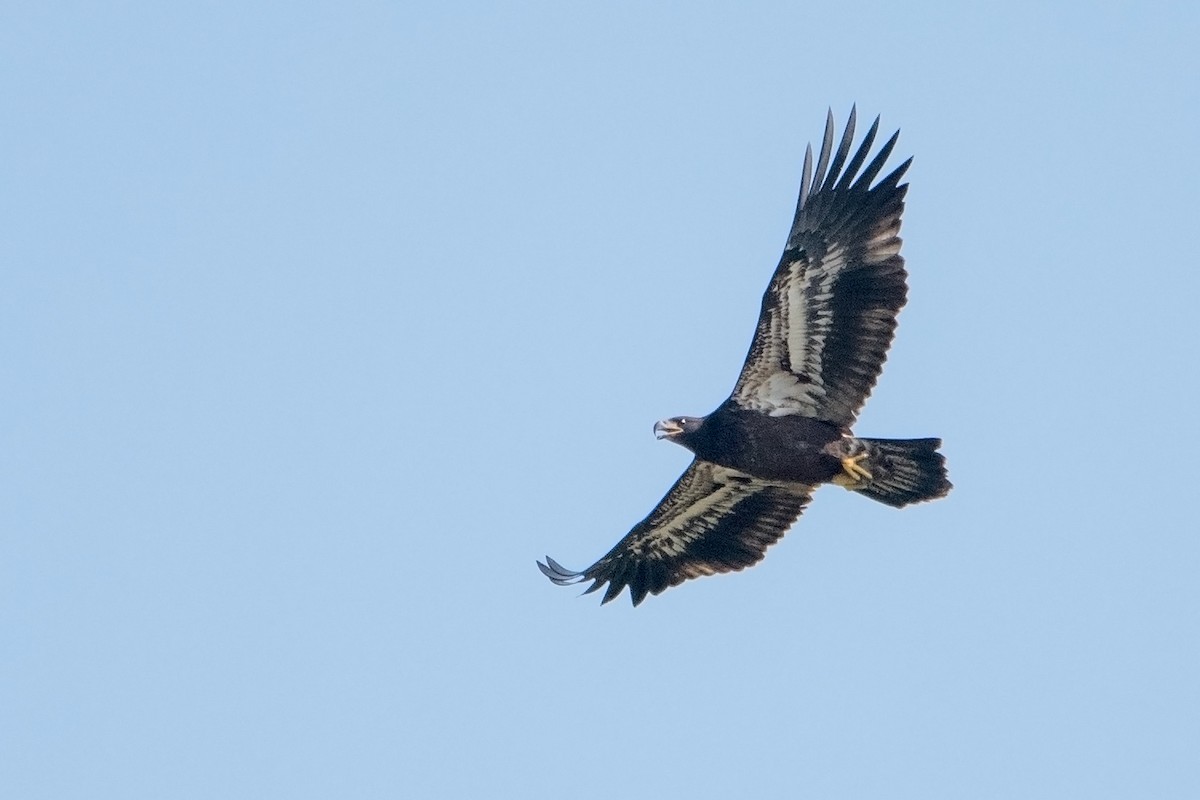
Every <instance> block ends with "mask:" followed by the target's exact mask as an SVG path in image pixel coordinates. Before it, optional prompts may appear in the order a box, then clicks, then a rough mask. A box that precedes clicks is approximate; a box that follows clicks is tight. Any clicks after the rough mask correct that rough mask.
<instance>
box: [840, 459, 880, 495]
mask: <svg viewBox="0 0 1200 800" xmlns="http://www.w3.org/2000/svg"><path fill="white" fill-rule="evenodd" d="M866 458H867V454H866V453H859V454H858V455H856V456H846V457H845V458H843V459H842V472H839V473H838V474H837V475H834V476H833V482H834V483H836V484H837V485H838V486H845V487H846V488H847V489H857V488H858V487H860V486H862V484H863V482H865V481H869V480H871V478H872V475H871V473H870V471H869V470H867V468H866V467H864V466H861V465H860V464H859V463H858V462H860V461H865V460H866Z"/></svg>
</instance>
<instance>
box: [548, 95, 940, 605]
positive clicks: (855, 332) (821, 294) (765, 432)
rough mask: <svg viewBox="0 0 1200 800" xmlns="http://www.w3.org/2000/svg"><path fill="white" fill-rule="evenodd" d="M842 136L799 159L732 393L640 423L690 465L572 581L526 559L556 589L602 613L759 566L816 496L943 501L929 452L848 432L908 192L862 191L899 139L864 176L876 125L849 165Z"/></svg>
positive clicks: (925, 445) (894, 299) (882, 333)
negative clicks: (781, 244) (828, 489)
mask: <svg viewBox="0 0 1200 800" xmlns="http://www.w3.org/2000/svg"><path fill="white" fill-rule="evenodd" d="M854 125H855V111H854V110H851V112H850V118H849V120H848V122H847V123H846V129H845V131H844V133H843V134H842V137H841V141H840V142H839V143H838V145H837V151H836V152H834V124H833V113H832V111H830V113H829V115H828V116H827V118H826V122H825V137H824V141H823V142H822V143H821V153H820V156H819V157H818V158H817V163H816V167H815V168H814V167H813V153H812V146H811V145H810V146H809V147H808V149H807V151H806V152H805V155H804V175H803V178H802V180H801V183H800V199H799V202H798V203H797V205H796V215H795V218H794V220H793V222H792V229H791V232H790V233H789V234H788V238H787V246H786V247H785V248H784V251H783V257H782V258H780V260H779V266H778V267H776V269H775V273H774V275H773V276H772V277H771V282H770V284H769V285H768V286H767V290H766V293H765V294H764V295H763V301H762V310H761V312H760V313H759V318H758V327H757V328H756V329H755V332H754V339H753V341H752V342H751V344H750V353H749V355H748V356H747V357H746V363H745V365H744V366H743V367H742V372H741V375H740V376H739V377H738V380H737V383H736V385H735V386H734V387H733V393H732V394H731V395H730V396H729V398H728V399H726V400H725V401H724V402H723V403H721V405H720V406H718V407H717V409H716V410H715V411H713V412H712V413H711V414H709V415H708V416H706V417H672V418H670V419H666V420H662V421H661V422H658V423H657V424H655V426H654V433H655V435H656V436H657V437H658V438H660V439H666V440H667V441H671V442H674V443H676V444H679V445H682V446H683V447H686V448H687V449H688V450H690V451H692V453H693V454H694V455H695V459H694V460H693V461H692V463H691V465H689V466H688V468H687V470H686V471H685V472H684V473H683V475H682V476H681V477H680V478H679V480H678V481H676V482H675V485H674V486H672V487H671V490H670V491H668V492H667V494H666V496H665V497H664V498H663V499H662V500H661V501H660V502H659V504H658V506H657V507H656V508H655V509H654V510H653V511H651V512H650V515H649V516H647V517H646V518H645V519H644V520H642V521H641V522H639V523H638V524H637V525H635V526H634V527H633V530H631V531H630V532H629V533H628V534H627V535H626V536H625V538H623V539H621V541H620V542H618V543H617V545H616V546H615V547H614V548H613V549H612V550H610V551H609V552H608V554H607V555H605V556H604V557H603V558H601V559H600V560H599V561H597V562H596V563H595V564H593V565H592V566H590V567H588V568H587V569H585V570H583V571H582V572H574V571H572V570H569V569H566V568H565V567H563V566H562V565H561V564H559V563H558V562H557V561H555V560H554V559H552V558H550V557H549V556H547V557H546V563H544V564H543V563H541V562H538V568H539V569H541V571H542V572H543V573H544V574H545V575H546V577H548V578H549V579H550V580H551V581H553V582H554V583H556V584H559V585H569V584H575V583H580V582H585V581H591V582H592V585H591V586H590V587H588V589H587V590H586V592H585V594H587V593H590V592H594V591H597V590H598V589H600V588H602V587H604V586H606V585H607V588H606V589H605V592H604V599H603V600H602V601H601V602H602V603H607V602H608V601H609V600H612V599H613V598H615V597H616V596H617V595H619V594H620V593H621V591H622V590H623V589H625V587H629V593H630V597H631V599H632V600H633V604H634V605H635V606H636V605H638V604H639V603H641V602H642V600H644V599H645V598H646V595H647V594H660V593H661V592H663V591H665V590H666V589H669V588H670V587H672V586H677V585H679V584H680V583H683V582H684V581H686V580H688V579H689V578H697V577H700V576H703V575H714V574H717V573H722V572H732V571H736V570H741V569H744V568H745V567H749V566H751V565H753V564H756V563H758V562H759V561H760V560H761V559H762V557H763V555H764V553H765V552H766V549H767V548H768V547H770V546H771V545H772V544H774V543H775V542H777V541H779V539H780V538H781V537H782V536H783V534H784V533H786V532H787V530H788V529H789V528H790V527H791V526H792V524H793V523H795V521H796V520H797V519H798V518H799V516H800V513H801V512H802V511H803V510H804V508H805V506H807V505H808V502H809V500H810V499H811V498H812V494H813V492H814V491H815V490H816V488H817V487H818V486H820V485H821V484H825V483H832V484H836V485H838V486H843V487H845V488H846V489H849V490H851V491H854V492H858V493H859V494H862V495H866V496H867V497H869V498H871V499H872V500H877V501H879V502H880V503H885V504H887V505H889V506H894V507H896V508H900V507H903V506H906V505H909V504H910V503H918V502H921V501H924V500H934V499H936V498H939V497H943V496H945V495H946V494H947V493H948V492H949V491H950V488H951V484H950V481H949V479H948V478H947V475H946V467H945V460H944V458H943V457H942V455H941V453H939V452H938V449H939V448H940V447H941V444H942V442H941V440H940V439H934V438H928V439H866V438H860V437H857V436H855V435H854V434H853V433H851V427H852V426H853V425H854V422H855V419H856V418H857V416H858V412H859V410H860V409H861V408H862V406H863V403H864V402H865V401H866V399H867V396H868V395H869V394H870V393H871V389H872V388H873V387H874V386H875V381H876V379H877V378H878V377H879V373H880V371H881V370H882V368H883V362H884V361H885V360H886V359H887V351H888V347H889V346H890V345H891V343H892V338H893V335H894V333H895V330H896V317H897V315H898V314H899V312H900V309H901V308H902V307H903V306H904V303H905V300H906V299H907V295H908V285H907V283H906V280H905V279H906V278H907V273H906V272H905V269H904V259H903V258H901V256H900V236H899V234H900V217H901V214H902V213H903V211H904V196H905V194H906V193H907V191H908V184H907V183H905V184H901V183H900V180H901V178H903V176H904V173H905V172H906V171H907V170H908V167H909V164H911V163H912V159H911V158H910V159H908V160H907V161H905V162H904V163H903V164H901V165H900V166H898V167H896V168H895V169H894V170H892V171H891V172H890V173H888V175H887V176H886V177H884V178H882V179H880V180H879V181H878V182H875V183H874V184H872V181H875V178H876V176H877V175H879V173H880V171H881V170H882V169H883V166H884V164H885V162H886V161H887V159H888V156H890V155H891V153H892V149H893V148H894V147H895V145H896V139H897V137H898V136H899V135H900V132H899V131H897V132H896V133H894V134H893V135H892V137H891V138H890V139H888V141H887V142H886V143H885V144H884V145H883V147H881V148H880V149H879V152H878V153H877V154H876V155H875V157H874V158H872V159H871V161H870V163H867V164H866V167H863V164H864V163H865V162H866V160H867V156H868V155H869V154H870V151H871V145H872V144H873V143H874V141H875V134H876V132H877V131H878V129H879V118H878V117H876V118H875V123H874V124H873V125H872V126H871V129H870V130H869V131H867V134H866V136H865V137H864V138H863V140H862V142H861V143H860V144H859V146H858V148H857V150H855V151H854V154H853V156H851V155H850V151H851V145H852V143H853V140H854ZM831 156H832V160H831ZM847 157H849V160H847ZM860 169H861V170H862V171H861V172H860V171H859V170H860Z"/></svg>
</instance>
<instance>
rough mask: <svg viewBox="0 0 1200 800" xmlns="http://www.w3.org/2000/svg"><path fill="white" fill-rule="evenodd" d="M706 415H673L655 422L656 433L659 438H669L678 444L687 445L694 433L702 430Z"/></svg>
mask: <svg viewBox="0 0 1200 800" xmlns="http://www.w3.org/2000/svg"><path fill="white" fill-rule="evenodd" d="M703 424H704V417H671V418H670V419H662V420H659V421H658V422H656V423H654V435H655V437H657V438H659V439H669V440H671V441H672V442H675V443H676V444H682V445H684V446H686V443H687V440H688V439H689V438H690V437H691V435H692V434H693V433H695V432H696V431H698V430H700V426H701V425H703Z"/></svg>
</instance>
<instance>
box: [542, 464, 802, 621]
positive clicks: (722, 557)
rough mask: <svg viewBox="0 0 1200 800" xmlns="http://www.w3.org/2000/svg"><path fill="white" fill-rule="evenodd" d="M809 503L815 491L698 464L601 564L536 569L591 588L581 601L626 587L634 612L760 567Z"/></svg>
mask: <svg viewBox="0 0 1200 800" xmlns="http://www.w3.org/2000/svg"><path fill="white" fill-rule="evenodd" d="M811 496H812V487H808V486H801V485H798V484H780V483H770V482H767V481H761V480H758V479H757V478H752V477H750V476H749V475H746V474H745V473H742V472H738V471H737V470H732V469H727V468H725V467H720V466H717V465H716V464H713V463H711V462H708V461H701V460H700V459H696V460H695V461H693V462H692V463H691V466H689V467H688V468H687V471H686V472H684V473H683V475H682V476H681V477H680V478H679V480H678V481H676V482H675V485H674V486H672V487H671V491H669V492H667V495H666V497H664V498H663V499H662V500H661V501H660V502H659V504H658V506H657V507H656V508H655V509H654V510H653V511H652V512H650V516H648V517H646V518H645V519H644V520H642V521H641V522H639V523H638V524H637V525H635V526H634V527H633V530H631V531H630V532H629V533H628V534H627V535H626V536H625V538H624V539H622V540H621V541H620V542H618V543H617V546H616V547H614V548H613V549H612V550H610V551H609V553H608V555H606V556H604V558H602V559H600V560H599V561H597V562H596V563H595V564H593V565H592V566H590V567H588V568H587V569H585V570H584V571H583V572H572V571H571V570H568V569H565V568H564V567H563V566H562V565H560V564H559V563H558V562H556V561H555V560H554V559H552V558H550V557H549V556H547V557H546V563H545V564H543V563H541V562H540V561H539V562H538V568H539V569H541V571H542V573H543V574H545V576H546V577H548V578H549V579H550V580H552V581H554V582H555V583H557V584H559V585H560V586H565V585H568V584H573V583H579V582H580V581H593V583H592V585H591V586H590V587H588V589H587V592H585V594H587V593H590V592H594V591H596V590H597V589H599V588H600V587H601V586H603V585H604V584H606V583H607V584H608V589H606V590H605V592H604V600H603V601H602V602H603V603H607V602H608V601H609V600H612V599H613V598H614V597H616V596H617V595H619V594H620V593H621V590H622V589H624V588H625V587H626V586H628V587H629V594H630V597H631V598H632V600H633V604H634V605H635V606H636V605H637V604H638V603H640V602H642V600H644V599H645V597H646V595H647V594H660V593H661V592H663V591H665V590H666V589H669V588H670V587H672V586H676V585H678V584H680V583H683V582H684V581H686V580H687V579H688V578H698V577H700V576H701V575H714V574H716V573H718V572H731V571H734V570H740V569H743V568H745V567H748V566H750V565H752V564H756V563H758V562H759V561H760V560H761V559H762V557H763V553H764V552H766V549H767V548H768V547H770V546H771V545H773V544H774V543H775V542H777V541H779V539H780V537H782V536H783V534H784V533H786V532H787V529H788V528H790V527H791V525H792V523H793V522H795V521H796V518H797V517H799V516H800V512H801V511H803V510H804V506H805V505H806V504H807V503H808V501H809V498H810V497H811Z"/></svg>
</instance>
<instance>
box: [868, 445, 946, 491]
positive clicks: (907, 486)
mask: <svg viewBox="0 0 1200 800" xmlns="http://www.w3.org/2000/svg"><path fill="white" fill-rule="evenodd" d="M858 441H859V442H861V443H862V445H863V446H865V447H866V451H867V458H866V460H865V462H864V466H865V467H866V468H867V470H868V471H869V472H870V473H871V479H870V480H869V481H867V482H866V484H865V485H862V486H854V487H850V488H852V490H853V491H856V492H858V493H859V494H865V495H866V496H867V497H869V498H871V499H872V500H878V501H879V502H881V503H885V504H887V505H889V506H894V507H895V508H902V507H904V506H906V505H908V504H909V503H920V502H921V501H923V500H936V499H937V498H939V497H945V496H946V495H947V494H948V493H949V492H950V488H951V483H950V480H949V479H948V478H947V477H946V459H945V458H944V457H943V456H942V454H941V453H939V452H938V451H937V450H938V448H939V447H941V446H942V440H941V439H859V440H858Z"/></svg>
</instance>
